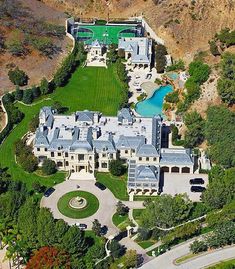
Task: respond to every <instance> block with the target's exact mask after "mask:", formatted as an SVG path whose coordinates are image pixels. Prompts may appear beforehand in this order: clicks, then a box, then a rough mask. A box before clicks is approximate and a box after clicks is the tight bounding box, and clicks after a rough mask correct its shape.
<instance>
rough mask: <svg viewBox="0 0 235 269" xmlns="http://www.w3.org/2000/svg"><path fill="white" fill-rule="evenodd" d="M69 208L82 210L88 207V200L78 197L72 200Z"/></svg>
mask: <svg viewBox="0 0 235 269" xmlns="http://www.w3.org/2000/svg"><path fill="white" fill-rule="evenodd" d="M69 206H70V207H72V208H74V209H82V208H85V207H86V206H87V200H86V199H85V198H83V197H80V196H76V197H73V198H72V199H70V201H69Z"/></svg>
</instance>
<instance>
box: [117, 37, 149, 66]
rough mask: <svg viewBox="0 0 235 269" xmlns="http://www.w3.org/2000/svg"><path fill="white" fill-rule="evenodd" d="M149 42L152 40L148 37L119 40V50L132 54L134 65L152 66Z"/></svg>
mask: <svg viewBox="0 0 235 269" xmlns="http://www.w3.org/2000/svg"><path fill="white" fill-rule="evenodd" d="M149 42H151V40H150V39H148V38H146V37H128V38H125V37H122V38H120V39H119V43H118V48H119V49H124V50H125V51H126V52H131V54H132V56H131V61H132V63H137V64H139V63H142V64H150V62H151V59H150V55H149V46H150V44H149Z"/></svg>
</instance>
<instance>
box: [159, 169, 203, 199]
mask: <svg viewBox="0 0 235 269" xmlns="http://www.w3.org/2000/svg"><path fill="white" fill-rule="evenodd" d="M195 177H200V178H203V179H204V181H205V184H203V185H200V186H203V187H206V186H207V184H208V175H207V174H178V173H171V174H170V173H164V180H163V181H164V186H163V193H167V194H171V195H175V194H177V193H187V194H188V196H189V198H190V199H191V200H192V201H200V195H201V193H198V192H197V193H196V192H191V191H190V188H191V186H192V185H190V184H189V180H190V179H192V178H195Z"/></svg>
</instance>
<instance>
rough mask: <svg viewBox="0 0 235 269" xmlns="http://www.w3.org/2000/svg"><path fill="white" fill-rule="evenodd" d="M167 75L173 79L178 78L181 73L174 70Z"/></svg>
mask: <svg viewBox="0 0 235 269" xmlns="http://www.w3.org/2000/svg"><path fill="white" fill-rule="evenodd" d="M167 76H168V77H169V78H171V79H173V80H176V79H178V78H179V74H178V73H175V72H172V73H167Z"/></svg>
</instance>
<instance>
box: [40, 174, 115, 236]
mask: <svg viewBox="0 0 235 269" xmlns="http://www.w3.org/2000/svg"><path fill="white" fill-rule="evenodd" d="M77 185H79V186H80V188H77ZM54 188H55V191H54V192H53V193H52V194H51V195H50V196H49V197H45V196H43V198H42V200H41V203H40V206H41V207H47V208H49V209H50V210H51V212H52V214H53V216H54V218H55V219H63V220H65V221H66V222H67V223H68V224H69V225H73V224H75V223H84V224H86V225H87V228H88V229H89V230H90V229H91V227H92V222H93V221H94V219H98V220H99V222H100V223H101V225H102V226H103V225H106V226H107V227H108V232H107V234H106V236H109V235H114V234H116V233H118V231H119V230H118V228H117V227H116V226H115V225H114V224H113V222H112V216H113V214H114V213H115V212H116V204H117V202H118V200H117V199H116V198H115V197H114V195H113V194H112V192H111V191H110V190H109V189H108V188H107V189H105V190H104V191H102V190H100V189H99V188H98V187H96V186H95V181H94V180H72V179H70V180H67V181H64V182H62V183H60V184H58V185H56V186H54ZM75 190H81V191H87V192H90V193H92V194H94V195H95V196H96V197H97V198H98V200H99V209H98V211H97V212H96V213H95V214H94V215H92V216H90V217H87V218H83V219H72V218H68V217H66V216H64V215H63V214H61V213H60V211H59V210H58V208H57V203H58V200H59V199H60V197H61V196H63V195H64V194H65V193H68V192H71V191H75Z"/></svg>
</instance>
